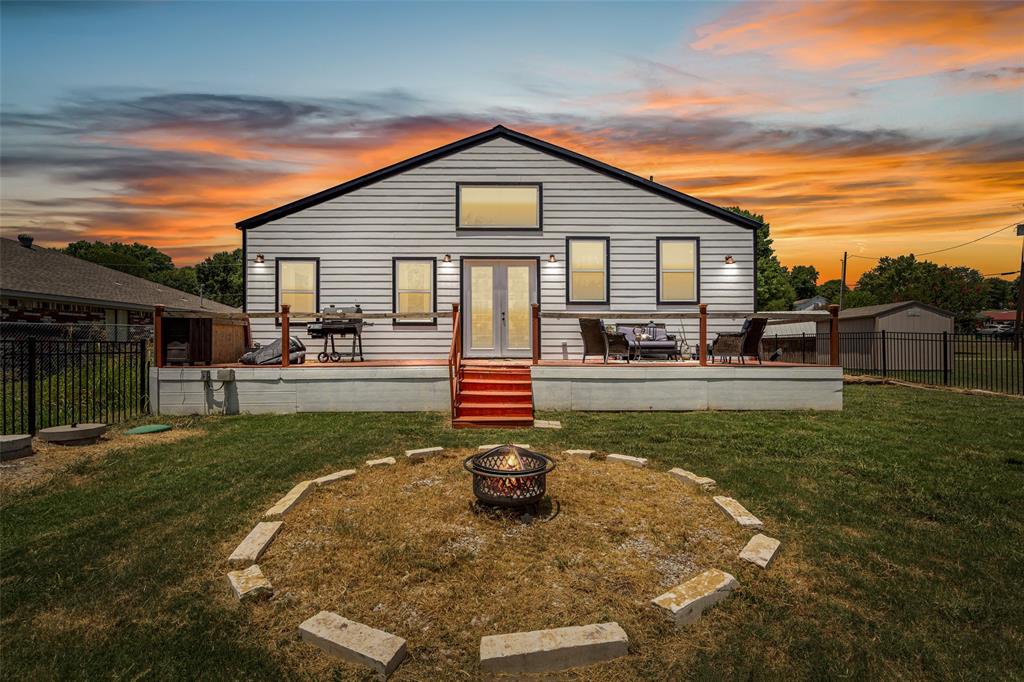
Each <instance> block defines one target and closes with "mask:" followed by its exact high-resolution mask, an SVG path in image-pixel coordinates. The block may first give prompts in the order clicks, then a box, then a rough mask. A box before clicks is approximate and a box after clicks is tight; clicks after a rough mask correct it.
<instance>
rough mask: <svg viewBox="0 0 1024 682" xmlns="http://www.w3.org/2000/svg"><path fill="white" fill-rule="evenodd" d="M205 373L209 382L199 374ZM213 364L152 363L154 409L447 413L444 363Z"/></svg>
mask: <svg viewBox="0 0 1024 682" xmlns="http://www.w3.org/2000/svg"><path fill="white" fill-rule="evenodd" d="M204 371H207V372H209V374H210V376H211V381H209V382H208V381H205V380H204V379H203V372H204ZM219 371H224V370H218V369H216V368H212V369H209V370H205V368H202V367H162V368H160V369H157V368H155V367H154V368H152V369H151V370H150V375H149V379H150V381H149V386H150V402H151V405H152V410H153V413H154V414H172V415H185V414H239V413H249V414H289V413H294V412H448V411H449V410H450V407H451V399H450V397H449V390H448V367H447V366H444V365H441V366H425V367H343V368H342V367H339V368H333V367H289V368H281V367H244V368H236V369H235V370H233V371H234V374H235V380H234V381H228V382H221V381H218V380H217V375H218V372H219Z"/></svg>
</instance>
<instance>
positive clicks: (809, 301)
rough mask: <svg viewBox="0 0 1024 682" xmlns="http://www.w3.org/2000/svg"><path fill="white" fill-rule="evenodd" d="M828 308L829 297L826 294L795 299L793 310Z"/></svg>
mask: <svg viewBox="0 0 1024 682" xmlns="http://www.w3.org/2000/svg"><path fill="white" fill-rule="evenodd" d="M826 308H828V299H827V298H825V297H824V296H811V297H810V298H801V299H800V300H798V301H793V310H825V309H826Z"/></svg>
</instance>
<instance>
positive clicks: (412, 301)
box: [391, 258, 437, 324]
mask: <svg viewBox="0 0 1024 682" xmlns="http://www.w3.org/2000/svg"><path fill="white" fill-rule="evenodd" d="M391 291H392V297H391V303H392V308H393V309H394V312H396V313H432V312H434V310H435V308H436V307H437V269H436V267H435V261H434V259H433V258H395V259H394V260H393V261H392V266H391ZM394 323H395V324H436V323H437V318H435V317H431V316H429V315H425V316H424V317H423V318H422V319H420V318H415V319H401V320H395V321H394Z"/></svg>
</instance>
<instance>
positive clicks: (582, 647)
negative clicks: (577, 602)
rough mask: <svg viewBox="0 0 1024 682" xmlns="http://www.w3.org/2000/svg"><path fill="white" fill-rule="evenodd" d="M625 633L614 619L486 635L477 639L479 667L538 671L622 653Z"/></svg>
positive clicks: (493, 670)
mask: <svg viewBox="0 0 1024 682" xmlns="http://www.w3.org/2000/svg"><path fill="white" fill-rule="evenodd" d="M628 650H629V637H627V636H626V632H625V631H624V630H623V629H622V628H621V627H619V624H618V623H597V624H595V625H577V626H572V627H566V628H556V629H554V630H537V631H535V632H516V633H513V634H509V635H490V636H488V637H483V638H481V639H480V667H482V668H483V669H484V670H485V671H486V672H491V673H512V674H519V673H539V672H549V671H555V670H565V669H567V668H575V667H578V666H583V665H592V664H594V663H601V662H603V661H610V660H612V659H614V658H618V657H619V656H625V655H626V654H627V653H628Z"/></svg>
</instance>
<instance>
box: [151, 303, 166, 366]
mask: <svg viewBox="0 0 1024 682" xmlns="http://www.w3.org/2000/svg"><path fill="white" fill-rule="evenodd" d="M153 364H154V365H156V366H157V367H163V366H164V306H162V305H155V306H153Z"/></svg>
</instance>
